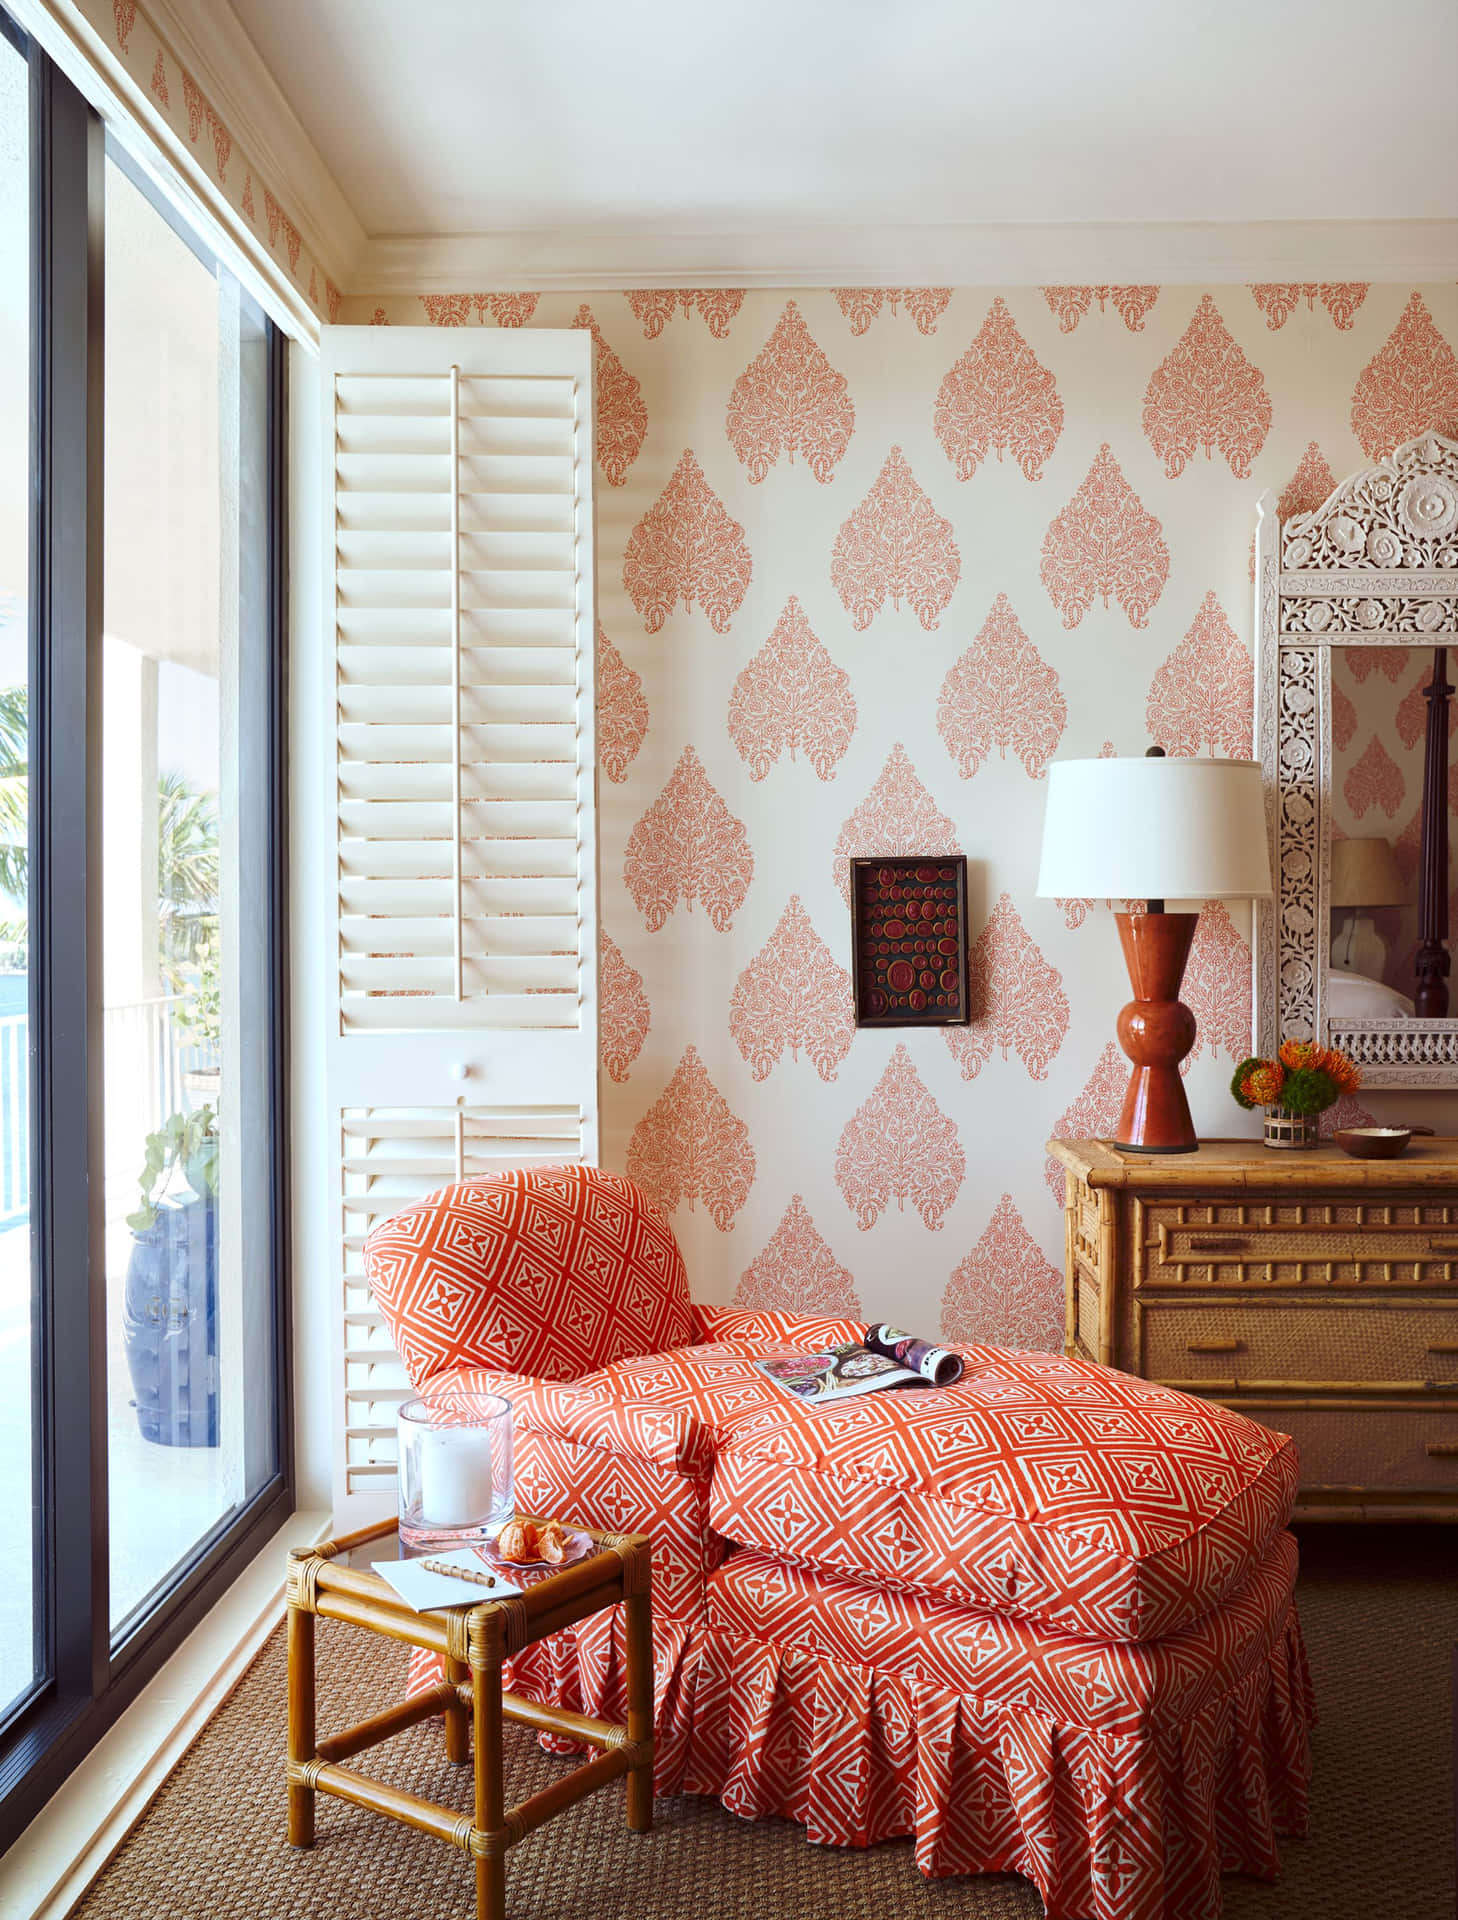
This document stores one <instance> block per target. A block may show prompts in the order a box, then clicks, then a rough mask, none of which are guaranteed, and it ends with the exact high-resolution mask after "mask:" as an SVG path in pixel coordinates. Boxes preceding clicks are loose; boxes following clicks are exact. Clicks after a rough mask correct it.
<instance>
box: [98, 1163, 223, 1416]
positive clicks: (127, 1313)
mask: <svg viewBox="0 0 1458 1920" xmlns="http://www.w3.org/2000/svg"><path fill="white" fill-rule="evenodd" d="M217 1220H218V1208H217V1201H216V1200H215V1199H213V1198H211V1197H209V1198H207V1199H203V1200H199V1199H196V1198H189V1199H186V1200H163V1201H162V1202H161V1204H160V1205H159V1206H158V1208H157V1218H156V1221H155V1222H154V1223H153V1225H152V1226H151V1227H150V1228H149V1229H148V1230H147V1231H146V1232H145V1233H134V1234H133V1236H132V1237H133V1240H134V1241H135V1245H134V1246H133V1248H132V1256H131V1259H130V1260H129V1261H128V1262H127V1283H126V1297H125V1303H124V1306H123V1318H122V1324H123V1338H124V1341H125V1346H126V1356H127V1367H128V1369H129V1370H130V1373H131V1376H132V1392H133V1394H134V1396H135V1400H136V1408H137V1425H138V1426H139V1427H140V1428H141V1431H142V1437H143V1439H145V1440H152V1441H155V1442H156V1443H157V1444H158V1445H159V1446H164V1447H215V1446H217V1444H218V1226H217Z"/></svg>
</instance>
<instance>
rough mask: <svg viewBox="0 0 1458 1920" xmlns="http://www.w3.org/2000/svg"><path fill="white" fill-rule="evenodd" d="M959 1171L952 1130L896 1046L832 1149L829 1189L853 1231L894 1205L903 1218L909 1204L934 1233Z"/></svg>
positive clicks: (963, 1164) (963, 1167) (962, 1160)
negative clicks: (837, 1193) (836, 1193)
mask: <svg viewBox="0 0 1458 1920" xmlns="http://www.w3.org/2000/svg"><path fill="white" fill-rule="evenodd" d="M966 1171H967V1161H966V1156H965V1155H964V1154H963V1152H962V1142H961V1141H960V1140H959V1139H958V1137H957V1129H956V1126H955V1124H954V1123H953V1122H952V1121H951V1120H949V1119H948V1117H947V1115H946V1114H944V1113H943V1112H942V1110H941V1108H940V1107H939V1106H938V1105H937V1103H936V1101H935V1100H933V1098H932V1096H931V1095H930V1094H929V1093H928V1092H927V1090H926V1088H925V1087H924V1086H923V1085H922V1082H921V1076H920V1075H919V1074H918V1073H917V1071H916V1068H915V1067H914V1066H913V1065H912V1063H911V1055H910V1054H909V1053H908V1052H907V1051H906V1048H905V1047H904V1046H899V1047H897V1049H896V1051H895V1052H894V1053H893V1054H892V1056H891V1060H890V1064H889V1065H888V1066H887V1068H886V1071H885V1072H884V1073H883V1074H882V1075H881V1078H880V1079H879V1080H878V1081H877V1082H876V1089H875V1092H874V1093H872V1095H871V1097H870V1099H869V1100H867V1101H866V1102H865V1104H864V1105H863V1106H860V1107H857V1109H856V1111H855V1112H854V1113H853V1114H852V1115H851V1117H850V1119H849V1120H848V1121H847V1122H846V1126H845V1131H844V1132H843V1133H842V1134H841V1136H840V1145H839V1146H838V1147H837V1149H836V1155H835V1184H836V1185H837V1186H838V1187H839V1188H840V1190H841V1192H842V1193H843V1194H844V1195H845V1203H846V1205H847V1206H848V1207H849V1208H850V1209H851V1211H852V1213H854V1214H855V1216H856V1225H857V1226H858V1227H861V1228H862V1229H869V1228H871V1227H873V1226H875V1224H876V1222H877V1221H878V1220H879V1219H880V1217H881V1215H882V1214H883V1213H884V1212H885V1211H886V1209H887V1207H889V1206H890V1204H891V1202H892V1201H893V1200H894V1201H895V1202H896V1204H897V1207H898V1208H899V1209H900V1210H901V1211H902V1212H903V1213H904V1212H905V1211H906V1203H907V1201H908V1200H909V1201H910V1202H911V1204H912V1206H913V1207H914V1208H915V1210H916V1211H917V1212H918V1213H919V1214H920V1215H921V1222H922V1225H923V1226H924V1227H927V1228H929V1229H931V1230H933V1231H935V1229H937V1228H938V1227H940V1226H941V1224H942V1216H943V1214H944V1213H945V1212H946V1211H947V1208H948V1207H949V1206H951V1204H952V1202H953V1201H954V1200H955V1199H956V1197H957V1194H958V1191H959V1190H960V1188H961V1185H962V1177H963V1175H964V1174H965V1173H966Z"/></svg>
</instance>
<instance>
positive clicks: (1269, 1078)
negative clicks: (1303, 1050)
mask: <svg viewBox="0 0 1458 1920" xmlns="http://www.w3.org/2000/svg"><path fill="white" fill-rule="evenodd" d="M1283 1051H1284V1049H1283ZM1285 1084H1286V1076H1285V1074H1284V1073H1283V1072H1282V1071H1281V1069H1280V1067H1279V1066H1278V1065H1277V1064H1276V1062H1275V1061H1274V1060H1268V1061H1266V1063H1265V1064H1264V1065H1263V1066H1259V1067H1252V1068H1251V1070H1250V1072H1249V1073H1248V1074H1247V1075H1246V1076H1245V1078H1244V1080H1242V1081H1241V1083H1240V1090H1241V1092H1242V1093H1243V1094H1244V1095H1245V1097H1246V1099H1247V1100H1249V1101H1250V1103H1251V1105H1252V1106H1256V1107H1274V1106H1275V1105H1276V1104H1277V1103H1278V1102H1279V1100H1280V1098H1281V1089H1282V1087H1284V1086H1285Z"/></svg>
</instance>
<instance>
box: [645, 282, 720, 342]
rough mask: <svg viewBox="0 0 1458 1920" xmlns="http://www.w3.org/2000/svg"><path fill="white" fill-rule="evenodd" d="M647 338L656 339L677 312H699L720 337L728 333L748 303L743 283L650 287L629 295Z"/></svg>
mask: <svg viewBox="0 0 1458 1920" xmlns="http://www.w3.org/2000/svg"><path fill="white" fill-rule="evenodd" d="M627 302H628V306H629V307H630V308H631V310H632V313H633V316H634V318H635V319H637V320H639V321H641V323H642V326H643V338H644V339H645V340H656V339H657V338H658V336H659V334H660V333H662V331H663V329H664V328H665V327H666V326H667V325H668V323H669V321H670V320H671V319H672V318H673V317H674V314H675V313H678V312H682V314H683V316H684V318H685V319H687V318H688V317H689V315H690V314H691V313H697V314H698V315H699V317H700V318H701V319H702V320H703V322H704V325H705V326H706V327H707V328H708V329H709V332H710V333H711V334H713V336H714V338H715V339H716V340H723V339H726V338H727V337H728V333H729V323H730V321H731V320H732V319H733V318H734V316H735V314H736V313H738V311H739V309H740V308H741V307H742V306H743V305H744V289H743V287H648V288H644V289H641V290H639V291H637V292H634V293H630V294H628V295H627Z"/></svg>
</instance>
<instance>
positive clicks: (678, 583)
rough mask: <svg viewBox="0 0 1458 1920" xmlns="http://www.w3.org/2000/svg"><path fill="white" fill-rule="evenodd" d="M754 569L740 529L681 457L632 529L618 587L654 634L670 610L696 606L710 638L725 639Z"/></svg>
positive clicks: (687, 456) (694, 464) (691, 462)
mask: <svg viewBox="0 0 1458 1920" xmlns="http://www.w3.org/2000/svg"><path fill="white" fill-rule="evenodd" d="M753 571H754V566H753V562H752V561H751V560H750V557H749V548H748V547H747V546H746V545H745V543H744V529H743V527H742V526H740V524H739V522H738V521H737V520H735V519H734V518H733V517H732V516H731V515H730V514H729V513H728V512H727V511H726V510H725V507H724V503H723V501H722V500H721V499H720V498H719V496H718V494H717V493H715V491H714V489H713V488H712V487H711V486H710V485H709V483H708V481H707V480H706V479H705V478H704V470H703V468H702V467H701V466H700V465H699V463H698V461H697V460H696V459H695V458H694V456H693V453H692V452H691V451H689V450H685V452H684V455H683V457H682V459H681V460H680V461H679V463H678V465H677V466H676V467H675V468H674V470H673V478H672V479H671V480H670V481H669V483H668V485H667V486H666V487H665V488H664V489H663V491H662V493H661V494H659V496H658V498H657V500H655V501H654V503H653V505H652V506H651V507H650V508H649V509H648V511H647V512H646V513H645V514H644V515H643V518H642V519H641V520H640V521H639V522H638V524H637V526H636V527H634V529H633V532H632V534H631V536H630V538H629V540H628V545H627V550H626V552H625V553H624V554H623V586H624V587H625V588H626V589H627V594H628V598H629V599H630V600H631V601H632V603H633V605H634V606H635V607H636V608H637V609H638V611H639V613H640V614H641V615H642V616H643V624H644V626H645V627H646V628H647V629H648V631H649V633H657V632H658V631H659V629H660V628H661V627H662V625H663V623H664V621H665V620H666V619H667V618H668V616H669V614H670V613H672V612H673V609H674V607H675V606H677V605H678V603H679V602H680V601H682V603H683V605H684V607H685V608H688V607H692V606H693V605H694V604H695V602H697V603H698V605H699V606H700V607H702V608H703V610H704V613H705V615H706V617H707V619H708V622H709V625H710V626H711V627H712V628H713V629H714V631H715V633H727V632H728V631H729V625H730V622H731V621H732V620H733V618H734V616H735V614H736V613H737V612H738V611H739V608H740V604H741V603H742V601H743V599H744V595H745V593H746V591H747V590H748V587H749V582H750V577H751V575H752V574H753Z"/></svg>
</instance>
